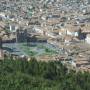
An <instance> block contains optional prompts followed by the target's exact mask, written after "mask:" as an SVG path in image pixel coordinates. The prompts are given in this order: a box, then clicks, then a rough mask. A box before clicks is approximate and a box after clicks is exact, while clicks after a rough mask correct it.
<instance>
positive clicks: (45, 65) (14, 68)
mask: <svg viewBox="0 0 90 90" xmlns="http://www.w3.org/2000/svg"><path fill="white" fill-rule="evenodd" d="M89 89H90V73H88V72H85V73H81V72H78V73H76V72H75V71H69V72H68V70H67V68H66V67H65V66H63V65H62V64H61V63H60V62H59V61H52V62H40V61H39V62H38V61H37V60H35V59H34V58H32V59H31V60H30V61H22V60H3V61H0V90H89Z"/></svg>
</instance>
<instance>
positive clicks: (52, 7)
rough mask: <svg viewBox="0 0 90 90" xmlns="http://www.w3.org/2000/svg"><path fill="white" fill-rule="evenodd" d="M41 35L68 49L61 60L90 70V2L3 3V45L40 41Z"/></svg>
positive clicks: (41, 0) (0, 30)
mask: <svg viewBox="0 0 90 90" xmlns="http://www.w3.org/2000/svg"><path fill="white" fill-rule="evenodd" d="M37 36H40V37H42V36H43V39H42V40H41V42H42V41H45V42H48V43H50V44H53V45H56V46H57V47H58V48H61V49H62V50H64V52H65V55H63V56H61V55H58V56H57V57H58V59H61V58H62V57H63V59H64V60H66V62H68V63H69V64H71V65H74V66H76V67H77V68H79V69H84V70H90V47H89V46H90V0H0V37H1V38H2V42H3V43H8V42H9V43H14V42H18V43H19V42H30V41H38V40H37V39H38V38H37ZM73 63H74V64H73Z"/></svg>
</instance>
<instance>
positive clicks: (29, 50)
mask: <svg viewBox="0 0 90 90" xmlns="http://www.w3.org/2000/svg"><path fill="white" fill-rule="evenodd" d="M19 47H20V49H22V50H23V51H24V52H25V53H26V54H27V55H30V56H36V55H39V53H40V55H53V54H58V53H57V52H56V51H55V50H53V49H50V48H48V47H46V46H45V45H41V44H40V45H36V46H27V45H26V43H21V44H19ZM37 49H39V50H42V52H40V51H39V50H37Z"/></svg>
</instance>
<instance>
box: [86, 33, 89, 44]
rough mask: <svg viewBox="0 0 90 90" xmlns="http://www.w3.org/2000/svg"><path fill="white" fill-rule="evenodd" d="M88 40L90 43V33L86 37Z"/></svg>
mask: <svg viewBox="0 0 90 90" xmlns="http://www.w3.org/2000/svg"><path fill="white" fill-rule="evenodd" d="M86 42H87V43H88V44H90V34H88V35H87V37H86Z"/></svg>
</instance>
